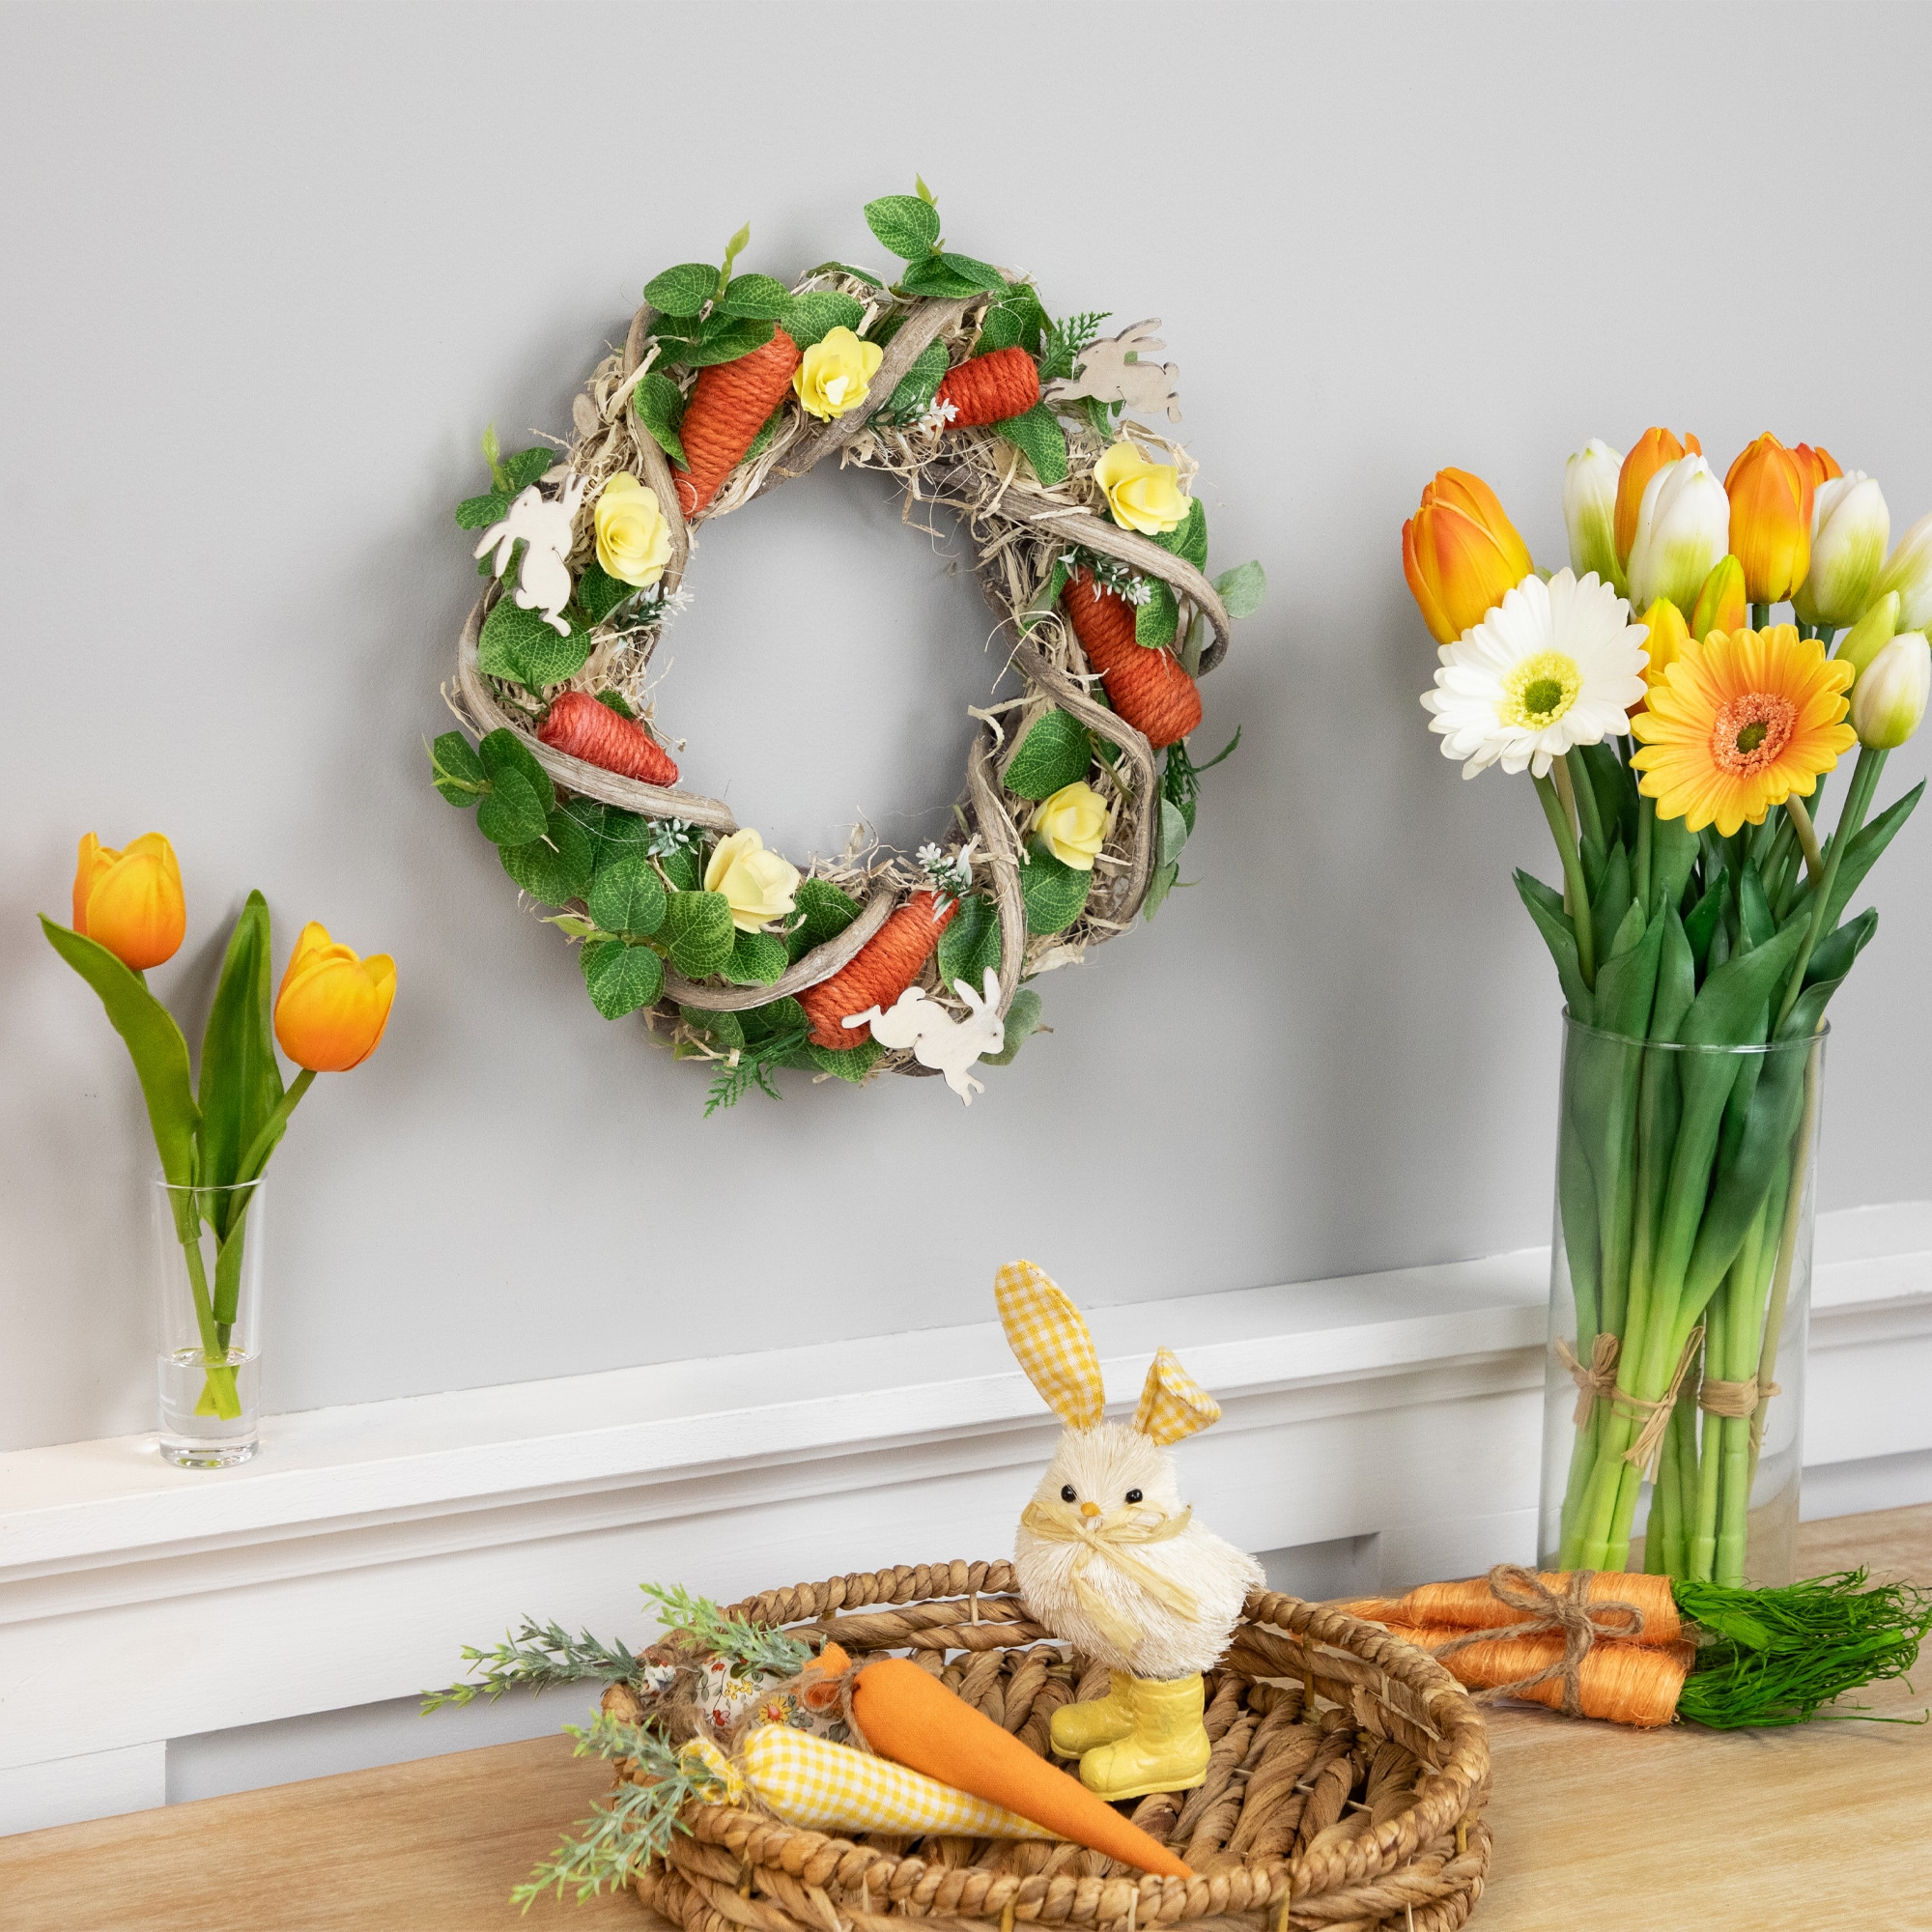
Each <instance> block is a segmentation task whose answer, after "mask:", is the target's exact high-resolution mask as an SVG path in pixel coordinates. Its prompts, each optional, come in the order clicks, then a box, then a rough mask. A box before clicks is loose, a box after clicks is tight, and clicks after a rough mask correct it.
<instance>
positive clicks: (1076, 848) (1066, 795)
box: [1033, 779, 1107, 872]
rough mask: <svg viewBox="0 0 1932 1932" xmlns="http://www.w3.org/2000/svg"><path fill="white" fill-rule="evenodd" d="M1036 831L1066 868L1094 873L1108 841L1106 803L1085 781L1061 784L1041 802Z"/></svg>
mask: <svg viewBox="0 0 1932 1932" xmlns="http://www.w3.org/2000/svg"><path fill="white" fill-rule="evenodd" d="M1033 829H1034V830H1035V831H1036V832H1037V833H1038V834H1039V837H1040V838H1041V840H1042V842H1043V843H1044V844H1045V846H1046V849H1047V850H1048V851H1049V852H1051V853H1052V854H1053V856H1054V857H1055V858H1056V859H1058V860H1059V861H1060V863H1061V864H1062V865H1063V866H1069V867H1072V868H1073V870H1074V871H1076V872H1091V871H1092V870H1093V869H1094V855H1095V854H1096V853H1097V852H1098V851H1099V850H1100V848H1101V846H1103V845H1104V844H1105V843H1106V842H1107V801H1106V800H1105V799H1103V798H1102V797H1101V796H1100V794H1099V793H1098V792H1097V791H1095V790H1094V787H1093V786H1092V785H1090V784H1088V783H1087V782H1086V781H1084V780H1080V779H1076V780H1075V781H1073V782H1072V783H1071V784H1067V785H1062V786H1061V787H1060V789H1059V790H1058V791H1057V792H1055V793H1054V794H1053V795H1052V796H1051V797H1050V798H1043V799H1041V800H1040V802H1039V804H1038V806H1037V808H1036V810H1035V811H1034V815H1033Z"/></svg>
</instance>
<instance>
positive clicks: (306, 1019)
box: [275, 920, 396, 1073]
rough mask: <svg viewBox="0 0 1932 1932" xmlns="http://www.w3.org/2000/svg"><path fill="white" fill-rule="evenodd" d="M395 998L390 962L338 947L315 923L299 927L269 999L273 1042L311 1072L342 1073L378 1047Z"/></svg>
mask: <svg viewBox="0 0 1932 1932" xmlns="http://www.w3.org/2000/svg"><path fill="white" fill-rule="evenodd" d="M395 997H396V962H395V961H394V960H393V959H391V958H390V957H389V955H388V954H387V953H386V952H376V953H372V954H370V956H369V957H368V958H367V959H364V958H363V957H362V956H361V955H360V954H359V953H357V952H355V950H354V948H352V947H348V946H338V945H337V944H336V943H335V942H334V941H333V940H332V939H330V938H329V936H328V928H327V926H325V925H324V924H322V923H321V922H320V921H318V920H310V921H309V923H307V924H306V925H305V926H303V927H302V929H301V937H300V938H299V939H298V940H297V941H296V950H295V951H294V952H292V953H290V955H289V964H288V970H287V971H286V972H285V973H284V974H283V975H282V986H281V991H280V992H279V993H277V994H276V995H275V1037H276V1038H277V1039H278V1040H280V1041H281V1043H282V1051H283V1052H284V1053H286V1054H287V1055H288V1057H289V1058H290V1059H291V1060H293V1061H294V1062H295V1064H296V1065H298V1066H305V1067H307V1068H308V1069H309V1071H310V1072H311V1073H347V1072H348V1071H349V1069H350V1068H351V1067H352V1066H360V1065H362V1063H363V1062H364V1061H365V1060H367V1059H368V1058H369V1056H370V1055H371V1054H372V1053H374V1052H375V1051H376V1048H377V1047H378V1046H379V1045H380V1044H381V1043H382V1038H383V1029H384V1027H385V1026H387V1025H388V1023H389V1008H390V1006H391V1004H392V1003H393V1002H394V1000H395Z"/></svg>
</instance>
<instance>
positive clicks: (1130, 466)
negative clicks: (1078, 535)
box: [1094, 437, 1188, 537]
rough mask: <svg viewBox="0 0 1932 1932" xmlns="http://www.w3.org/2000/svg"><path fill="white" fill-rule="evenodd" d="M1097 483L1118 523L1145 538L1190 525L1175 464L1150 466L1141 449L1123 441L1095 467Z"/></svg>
mask: <svg viewBox="0 0 1932 1932" xmlns="http://www.w3.org/2000/svg"><path fill="white" fill-rule="evenodd" d="M1094 482H1096V483H1097V484H1098V485H1099V486H1100V489H1101V491H1102V493H1103V494H1104V495H1105V497H1106V498H1107V507H1108V509H1109V510H1111V511H1112V512H1113V513H1114V521H1115V522H1116V523H1117V524H1120V525H1121V526H1122V527H1124V528H1126V529H1130V530H1138V531H1140V533H1141V535H1142V536H1144V537H1157V536H1164V535H1166V533H1167V532H1168V531H1169V530H1173V529H1179V527H1180V526H1181V525H1182V524H1184V523H1185V522H1186V521H1187V507H1188V506H1187V497H1186V496H1185V495H1184V494H1183V493H1182V491H1181V488H1180V472H1179V470H1178V469H1176V468H1175V467H1174V465H1173V464H1171V463H1150V462H1149V461H1148V459H1147V457H1146V456H1145V455H1144V454H1143V453H1142V451H1141V448H1140V445H1139V444H1138V443H1136V442H1134V441H1133V440H1131V439H1129V438H1127V437H1122V439H1121V440H1120V441H1119V442H1117V443H1115V445H1114V446H1113V448H1111V449H1110V450H1108V452H1107V453H1106V455H1105V456H1103V457H1101V459H1100V460H1099V462H1098V463H1096V464H1095V465H1094Z"/></svg>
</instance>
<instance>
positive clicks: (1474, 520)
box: [1402, 469, 1535, 644]
mask: <svg viewBox="0 0 1932 1932" xmlns="http://www.w3.org/2000/svg"><path fill="white" fill-rule="evenodd" d="M1534 568H1535V566H1534V565H1533V564H1532V563H1531V562H1530V558H1529V546H1528V545H1527V544H1525V543H1524V542H1523V540H1522V539H1521V537H1520V536H1519V535H1518V534H1517V532H1516V526H1515V525H1514V524H1512V523H1511V522H1510V520H1509V518H1508V517H1506V516H1505V515H1504V514H1503V506H1502V504H1501V503H1499V502H1498V501H1497V500H1496V493H1495V492H1494V491H1493V490H1492V489H1491V488H1490V486H1489V485H1488V484H1487V483H1485V482H1484V481H1483V479H1482V478H1481V477H1480V476H1472V475H1471V474H1470V473H1469V472H1468V471H1467V470H1466V469H1438V470H1437V471H1436V472H1435V481H1434V482H1431V483H1427V484H1425V485H1424V486H1423V491H1422V506H1421V508H1420V509H1418V510H1417V511H1416V513H1415V515H1414V516H1412V517H1411V518H1409V520H1408V522H1407V523H1406V524H1404V525H1403V526H1402V571H1403V575H1404V576H1405V577H1406V578H1407V579H1408V587H1409V589H1410V591H1411V592H1412V593H1413V594H1414V597H1415V601H1416V603H1417V605H1418V606H1420V608H1421V611H1422V620H1423V622H1424V623H1426V624H1427V625H1428V626H1429V635H1430V636H1431V637H1432V638H1434V639H1435V641H1436V642H1437V643H1438V644H1453V643H1454V642H1455V641H1456V639H1458V638H1460V637H1461V636H1462V635H1463V632H1464V631H1466V630H1467V629H1468V628H1469V626H1470V625H1471V624H1480V623H1481V622H1482V621H1483V619H1484V617H1485V616H1487V615H1488V614H1489V612H1490V611H1492V610H1493V609H1494V608H1495V607H1496V606H1497V605H1498V604H1500V603H1501V602H1502V601H1503V598H1504V597H1505V596H1506V595H1507V594H1508V593H1509V592H1510V591H1512V590H1514V589H1515V588H1516V586H1517V585H1518V584H1519V583H1520V582H1522V580H1523V579H1524V578H1525V577H1527V576H1528V575H1529V573H1530V572H1531V570H1533V569H1534Z"/></svg>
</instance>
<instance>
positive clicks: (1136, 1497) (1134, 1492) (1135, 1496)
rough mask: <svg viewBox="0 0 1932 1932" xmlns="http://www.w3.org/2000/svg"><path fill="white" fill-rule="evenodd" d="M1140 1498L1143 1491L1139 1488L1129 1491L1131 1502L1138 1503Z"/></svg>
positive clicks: (1128, 1497) (1128, 1498)
mask: <svg viewBox="0 0 1932 1932" xmlns="http://www.w3.org/2000/svg"><path fill="white" fill-rule="evenodd" d="M1140 1499H1141V1492H1139V1491H1138V1490H1129V1491H1128V1492H1127V1500H1128V1501H1129V1502H1130V1503H1137V1502H1139V1501H1140Z"/></svg>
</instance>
